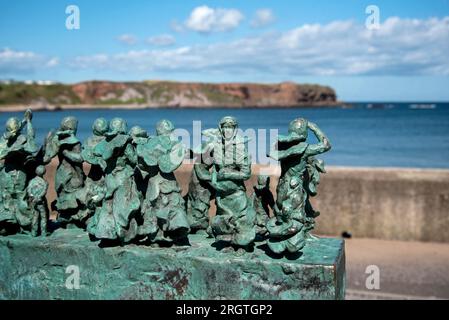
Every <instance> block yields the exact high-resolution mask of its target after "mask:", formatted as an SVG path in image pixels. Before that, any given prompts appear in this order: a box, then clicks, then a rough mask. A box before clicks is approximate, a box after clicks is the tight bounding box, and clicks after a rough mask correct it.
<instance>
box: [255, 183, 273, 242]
mask: <svg viewBox="0 0 449 320" xmlns="http://www.w3.org/2000/svg"><path fill="white" fill-rule="evenodd" d="M253 188H254V193H253V196H252V200H253V206H254V210H256V233H257V235H258V236H260V237H265V236H266V235H267V227H266V226H267V222H268V220H269V219H270V208H271V209H272V210H273V208H274V197H273V194H272V193H271V190H270V177H269V176H266V175H259V176H257V184H256V185H255V186H254V187H253Z"/></svg>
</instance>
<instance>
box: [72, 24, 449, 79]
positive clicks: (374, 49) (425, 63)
mask: <svg viewBox="0 0 449 320" xmlns="http://www.w3.org/2000/svg"><path fill="white" fill-rule="evenodd" d="M448 39H449V16H448V17H444V18H431V19H427V20H417V19H413V20H412V19H399V18H389V19H387V20H386V21H385V22H384V23H383V24H382V25H381V27H380V29H379V30H368V29H366V27H365V26H364V24H358V23H355V22H354V21H334V22H331V23H328V24H324V25H322V24H305V25H302V26H300V27H298V28H295V29H291V30H288V31H285V32H273V33H264V34H262V35H259V36H255V37H247V38H242V39H239V40H234V41H231V42H219V43H212V44H204V45H203V44H202V45H192V46H186V47H180V48H170V49H157V50H138V51H128V52H123V53H120V54H116V55H93V56H85V57H78V58H76V59H75V61H74V62H73V64H74V65H76V66H78V67H83V68H107V69H108V70H109V69H112V70H117V69H119V70H124V71H131V70H135V71H142V72H148V71H163V72H165V71H166V72H170V71H176V72H197V73H199V72H207V73H210V72H214V73H223V74H227V75H229V74H238V73H240V74H253V75H255V74H277V75H283V76H286V77H290V76H304V75H395V76H401V75H446V76H449V55H448V52H449V41H448Z"/></svg>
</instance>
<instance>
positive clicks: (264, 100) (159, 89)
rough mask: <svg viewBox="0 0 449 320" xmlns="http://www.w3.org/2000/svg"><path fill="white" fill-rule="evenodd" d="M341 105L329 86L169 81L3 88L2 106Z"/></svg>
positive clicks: (2, 86)
mask: <svg viewBox="0 0 449 320" xmlns="http://www.w3.org/2000/svg"><path fill="white" fill-rule="evenodd" d="M336 104H338V102H337V98H336V93H335V91H334V90H333V89H332V88H330V87H326V86H320V85H311V84H296V83H292V82H283V83H279V84H255V83H217V84H212V83H191V82H170V81H144V82H111V81H88V82H81V83H77V84H50V85H39V84H25V83H19V82H13V83H10V84H0V105H3V106H12V105H16V106H20V105H31V106H34V107H36V108H38V107H42V108H51V107H53V108H54V107H59V106H65V107H67V106H77V105H78V106H79V105H85V106H89V107H90V106H112V105H116V106H124V105H127V106H135V107H139V106H140V107H273V106H274V107H303V106H332V105H336Z"/></svg>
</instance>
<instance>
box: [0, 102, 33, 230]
mask: <svg viewBox="0 0 449 320" xmlns="http://www.w3.org/2000/svg"><path fill="white" fill-rule="evenodd" d="M32 117H33V114H32V112H31V110H27V111H26V112H25V116H24V119H23V120H22V121H20V120H19V119H18V118H15V117H13V118H10V119H8V121H7V122H6V131H5V133H4V134H3V135H2V137H1V138H0V195H1V201H0V234H11V233H17V232H29V231H31V226H32V219H33V213H32V211H31V210H30V208H29V207H28V195H27V191H26V188H27V186H28V183H29V181H30V180H31V179H33V178H34V177H35V175H36V174H35V170H36V168H37V166H38V165H39V164H40V163H41V162H42V152H41V149H40V148H38V146H37V144H36V142H35V132H34V129H33V126H32V123H31V120H32ZM24 129H25V133H23V130H24Z"/></svg>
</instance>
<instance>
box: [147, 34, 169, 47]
mask: <svg viewBox="0 0 449 320" xmlns="http://www.w3.org/2000/svg"><path fill="white" fill-rule="evenodd" d="M175 42H176V39H175V37H173V36H172V35H170V34H161V35H158V36H154V37H150V38H148V39H147V43H149V44H151V45H154V46H161V47H163V46H170V45H173V44H175Z"/></svg>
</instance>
